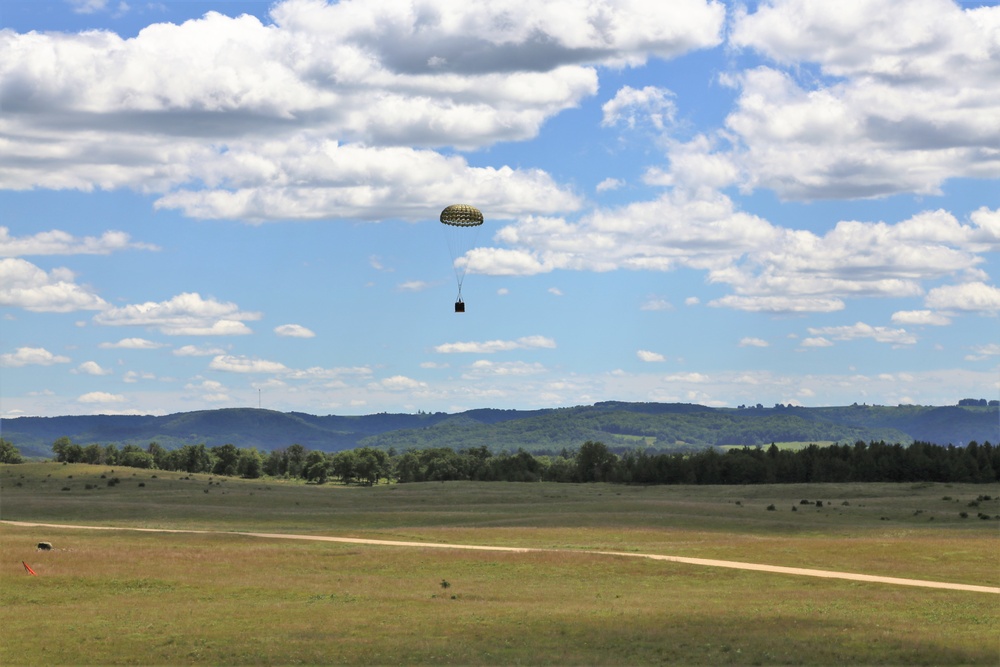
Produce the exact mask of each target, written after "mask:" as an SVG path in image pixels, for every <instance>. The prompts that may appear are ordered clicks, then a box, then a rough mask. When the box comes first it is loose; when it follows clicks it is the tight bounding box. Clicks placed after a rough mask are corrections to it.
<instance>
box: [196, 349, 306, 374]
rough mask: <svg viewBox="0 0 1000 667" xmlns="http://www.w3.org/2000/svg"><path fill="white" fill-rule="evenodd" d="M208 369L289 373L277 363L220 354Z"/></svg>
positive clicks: (232, 371)
mask: <svg viewBox="0 0 1000 667" xmlns="http://www.w3.org/2000/svg"><path fill="white" fill-rule="evenodd" d="M208 367H209V368H211V369H212V370H216V371H225V372H227V373H267V374H275V373H287V372H288V370H289V369H288V367H287V366H285V365H284V364H282V363H279V362H277V361H267V360H264V359H253V358H250V357H245V356H237V355H230V354H220V355H218V356H216V357H215V358H213V359H212V361H211V362H210V363H209V364H208Z"/></svg>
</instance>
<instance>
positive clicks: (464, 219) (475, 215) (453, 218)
mask: <svg viewBox="0 0 1000 667" xmlns="http://www.w3.org/2000/svg"><path fill="white" fill-rule="evenodd" d="M441 222H443V223H444V224H446V225H452V226H454V227H476V226H477V225H481V224H483V214H482V212H481V211H480V210H479V209H478V208H476V207H475V206H469V205H468V204H452V205H451V206H449V207H448V208H446V209H445V210H443V211H441Z"/></svg>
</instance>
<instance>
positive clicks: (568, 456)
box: [0, 437, 1000, 485]
mask: <svg viewBox="0 0 1000 667" xmlns="http://www.w3.org/2000/svg"><path fill="white" fill-rule="evenodd" d="M52 450H53V452H54V454H55V457H54V458H55V460H56V461H58V462H66V463H90V464H95V465H120V466H128V467H135V468H155V469H159V470H175V471H181V472H188V473H211V474H214V475H221V476H234V477H235V476H239V477H245V478H251V479H252V478H258V477H263V476H270V477H283V478H289V479H303V480H305V481H307V482H312V483H318V484H322V483H325V482H328V481H340V482H342V483H345V484H368V485H371V484H378V483H379V482H380V481H383V480H389V481H395V482H400V483H408V482H432V481H453V480H468V481H484V482H486V481H507V482H536V481H550V482H610V483H619V484H789V483H809V482H957V483H961V482H972V483H987V482H996V481H1000V447H996V446H993V445H991V444H990V443H989V442H985V443H983V444H979V443H977V442H970V443H969V444H967V445H965V446H954V445H948V446H947V447H943V446H939V445H935V444H931V443H926V442H914V443H913V444H911V445H909V446H903V445H901V444H899V443H896V444H887V443H885V442H883V441H879V442H874V441H873V442H868V443H866V442H863V441H857V442H855V443H854V444H853V445H847V444H844V445H839V444H834V445H829V446H825V447H819V446H817V445H809V446H808V447H805V448H803V449H799V450H789V449H781V448H779V447H777V446H776V445H774V444H772V445H771V446H770V447H767V448H764V447H741V448H732V449H729V450H727V451H723V452H720V451H718V450H716V449H705V450H702V451H699V452H687V453H680V452H673V453H664V452H657V451H652V450H624V451H619V452H615V451H612V450H611V449H610V448H609V447H608V446H607V445H605V444H604V443H602V442H599V441H593V440H588V441H587V442H585V443H584V444H583V445H582V446H580V447H579V449H573V450H566V449H564V450H562V451H561V452H559V453H558V454H552V455H538V454H531V453H529V452H526V451H524V450H518V451H516V452H499V453H494V452H492V451H490V449H489V448H487V447H483V446H481V447H473V448H466V449H458V450H456V449H452V448H449V447H436V448H429V449H420V450H416V449H414V450H408V451H405V452H402V453H397V452H395V451H393V450H388V451H386V450H382V449H376V448H372V447H361V448H357V449H350V450H345V451H341V452H335V453H328V452H323V451H320V450H308V449H306V448H305V447H303V446H301V445H297V444H296V445H291V446H289V447H286V448H281V449H276V450H273V451H271V452H260V451H258V450H257V449H255V448H245V449H244V448H239V447H236V446H235V445H232V444H226V445H222V446H216V447H206V446H205V445H204V444H199V445H184V446H182V447H180V448H177V449H172V450H167V449H165V448H164V447H162V446H160V445H159V444H157V443H156V442H152V443H150V444H149V445H148V446H147V447H146V448H145V449H143V448H141V447H139V446H137V445H125V446H123V447H122V448H121V449H119V448H117V447H116V446H115V445H98V444H90V445H86V446H82V445H78V444H75V443H73V442H72V441H71V440H70V439H69V438H66V437H63V438H59V439H58V440H56V441H55V442H54V443H53V445H52ZM0 462H7V463H18V462H20V455H19V453H18V451H17V448H16V447H14V446H13V445H11V444H10V443H9V442H7V441H5V440H2V439H0Z"/></svg>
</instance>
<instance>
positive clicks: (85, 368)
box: [74, 361, 114, 375]
mask: <svg viewBox="0 0 1000 667" xmlns="http://www.w3.org/2000/svg"><path fill="white" fill-rule="evenodd" d="M74 372H75V373H83V374H84V375H111V374H112V373H114V371H112V370H109V369H106V368H101V365H100V364H98V363H97V362H96V361H85V362H83V363H82V364H80V365H79V366H77V367H76V370H75V371H74Z"/></svg>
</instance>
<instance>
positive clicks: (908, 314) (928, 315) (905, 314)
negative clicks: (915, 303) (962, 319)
mask: <svg viewBox="0 0 1000 667" xmlns="http://www.w3.org/2000/svg"><path fill="white" fill-rule="evenodd" d="M892 322H893V324H916V325H927V326H938V327H940V326H946V325H948V324H951V318H950V317H948V316H946V315H942V314H941V313H936V312H934V311H933V310H900V311H897V312H895V313H893V314H892Z"/></svg>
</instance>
